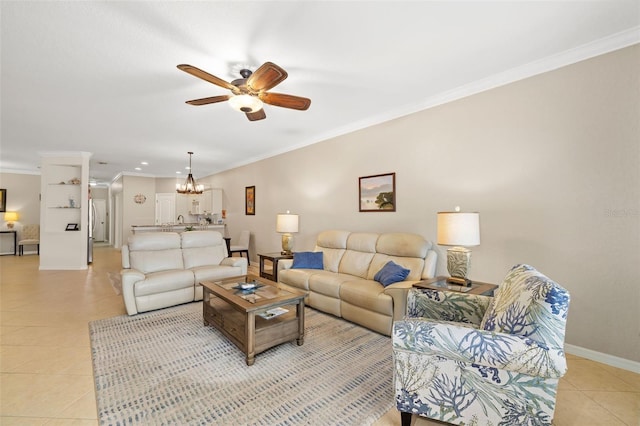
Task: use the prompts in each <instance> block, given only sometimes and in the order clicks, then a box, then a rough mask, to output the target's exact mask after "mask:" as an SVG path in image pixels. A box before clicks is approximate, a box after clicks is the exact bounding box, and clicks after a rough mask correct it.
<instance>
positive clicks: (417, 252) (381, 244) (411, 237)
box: [375, 232, 431, 259]
mask: <svg viewBox="0 0 640 426" xmlns="http://www.w3.org/2000/svg"><path fill="white" fill-rule="evenodd" d="M430 248H431V243H430V242H429V241H427V240H425V239H424V238H422V237H421V236H420V235H416V234H406V233H401V232H395V233H393V232H392V233H388V234H380V237H379V238H378V241H377V242H376V249H375V251H376V252H377V253H383V254H388V255H390V256H402V257H418V258H422V259H424V258H425V257H426V256H427V252H428V251H429V249H430Z"/></svg>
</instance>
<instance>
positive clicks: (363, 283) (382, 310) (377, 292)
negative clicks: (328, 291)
mask: <svg viewBox="0 0 640 426" xmlns="http://www.w3.org/2000/svg"><path fill="white" fill-rule="evenodd" d="M340 300H341V301H343V302H345V303H348V304H350V305H353V306H358V307H360V308H364V309H366V310H368V311H373V312H377V313H379V314H383V315H387V316H393V303H392V300H391V296H389V295H387V294H386V293H384V287H383V286H382V285H380V283H379V282H377V281H372V280H350V281H345V282H344V283H342V285H341V286H340Z"/></svg>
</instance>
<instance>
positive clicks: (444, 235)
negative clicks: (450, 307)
mask: <svg viewBox="0 0 640 426" xmlns="http://www.w3.org/2000/svg"><path fill="white" fill-rule="evenodd" d="M437 228H438V230H437V232H438V237H437V242H438V244H439V245H443V246H453V247H451V248H449V249H447V270H448V271H449V275H451V278H449V279H448V280H447V281H448V282H451V283H456V284H458V285H466V286H470V285H471V280H469V279H468V278H467V276H468V274H469V269H470V268H471V250H469V249H467V248H465V247H471V246H477V245H480V214H479V213H477V212H473V213H462V212H460V207H456V208H455V211H453V212H438V222H437Z"/></svg>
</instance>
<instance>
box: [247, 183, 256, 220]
mask: <svg viewBox="0 0 640 426" xmlns="http://www.w3.org/2000/svg"><path fill="white" fill-rule="evenodd" d="M244 214H247V215H255V214H256V187H255V186H247V187H246V188H245V189H244Z"/></svg>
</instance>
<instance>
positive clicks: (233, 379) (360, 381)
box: [89, 302, 394, 426]
mask: <svg viewBox="0 0 640 426" xmlns="http://www.w3.org/2000/svg"><path fill="white" fill-rule="evenodd" d="M89 331H90V334H91V352H92V356H93V369H94V379H95V385H96V398H97V402H98V419H99V421H100V424H103V425H129V424H179V425H212V424H216V425H269V426H272V425H368V424H372V423H373V422H375V421H376V420H377V419H378V418H379V417H381V416H382V415H383V414H384V413H385V412H387V411H388V410H389V409H391V408H392V406H393V405H394V394H393V381H392V375H393V373H392V371H393V365H392V360H391V340H390V339H389V338H388V337H385V336H382V335H380V334H377V333H374V332H372V331H370V330H367V329H365V328H363V327H360V326H357V325H354V324H351V323H349V322H347V321H344V320H341V319H338V318H335V317H332V316H330V315H326V314H323V313H321V312H319V311H316V310H313V309H309V308H306V317H305V339H304V345H302V346H297V345H296V344H295V342H291V343H284V344H282V345H279V346H276V347H275V348H272V349H269V350H268V351H266V352H263V353H261V354H258V355H257V356H256V361H255V364H254V365H252V366H250V367H249V366H247V365H246V364H245V357H244V354H242V353H241V352H240V350H239V349H238V348H237V347H236V346H235V345H233V343H231V342H229V341H227V340H226V338H225V337H224V336H223V335H222V334H221V333H219V332H218V331H217V330H215V329H213V328H212V327H205V326H204V325H203V323H202V302H199V303H191V304H187V305H182V306H177V307H173V308H168V309H163V310H160V311H155V312H150V313H146V314H139V315H136V316H132V317H129V316H120V317H115V318H109V319H104V320H99V321H94V322H91V323H90V324H89Z"/></svg>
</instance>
